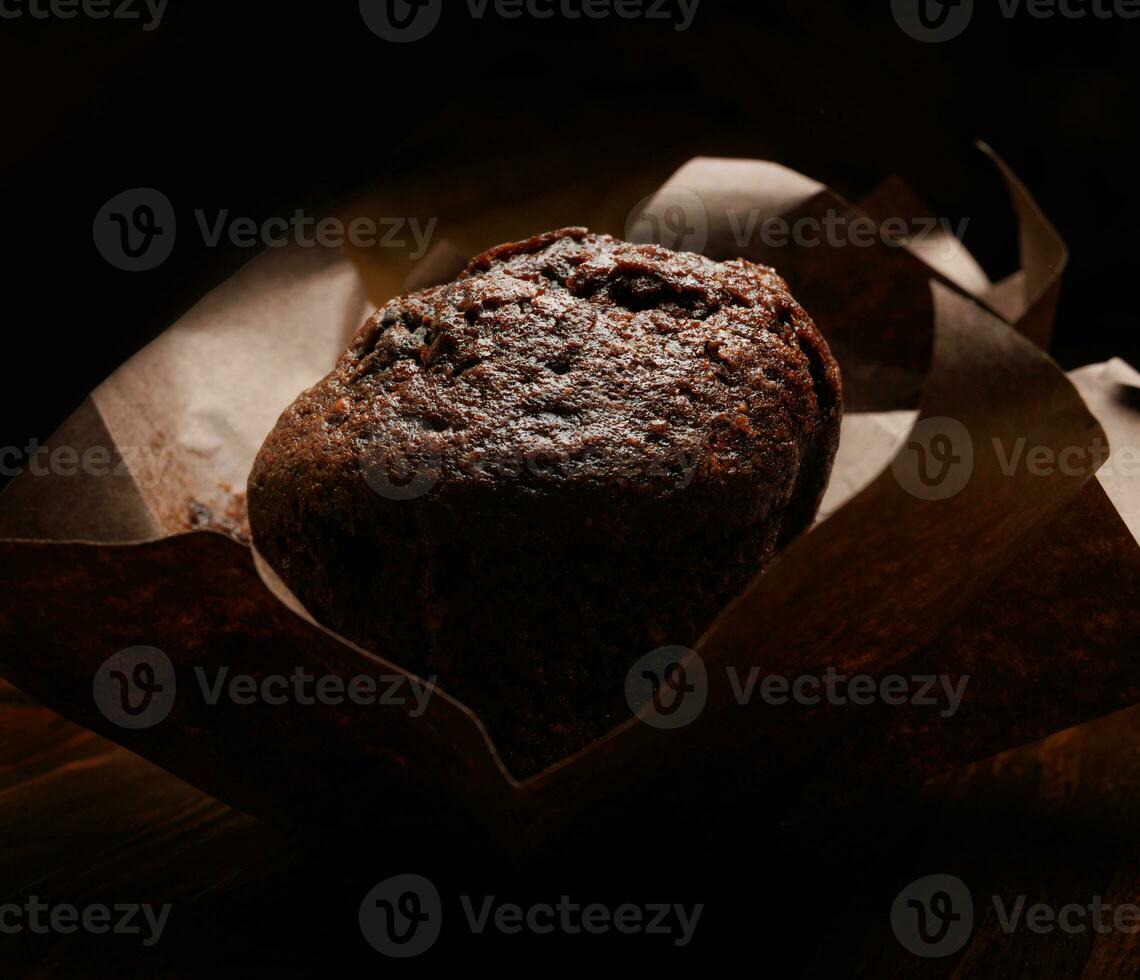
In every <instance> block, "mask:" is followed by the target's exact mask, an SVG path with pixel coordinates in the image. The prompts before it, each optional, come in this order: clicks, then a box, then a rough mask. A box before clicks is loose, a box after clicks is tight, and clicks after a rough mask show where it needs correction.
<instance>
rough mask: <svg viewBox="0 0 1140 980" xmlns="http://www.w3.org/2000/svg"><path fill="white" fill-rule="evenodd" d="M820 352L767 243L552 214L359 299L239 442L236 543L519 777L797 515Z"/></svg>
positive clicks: (559, 753)
mask: <svg viewBox="0 0 1140 980" xmlns="http://www.w3.org/2000/svg"><path fill="white" fill-rule="evenodd" d="M841 414H842V398H841V394H840V383H839V372H838V368H837V366H836V364H835V361H834V360H833V358H832V357H831V354H830V352H829V350H828V348H827V344H826V343H825V342H824V340H823V338H822V337H821V336H820V334H819V333H818V331H817V330H816V328H815V326H814V325H813V324H812V321H811V319H810V317H809V316H808V315H807V313H806V312H805V311H804V310H803V309H802V308H801V307H800V306H799V305H798V304H797V303H796V302H795V300H793V299H792V297H791V295H790V294H789V292H788V288H787V285H786V284H785V283H784V281H783V280H782V279H781V278H780V277H779V276H778V275H777V274H776V273H775V272H774V271H773V270H771V269H769V268H767V267H764V266H757V265H753V264H751V263H748V262H745V261H743V260H737V261H733V262H723V263H717V262H713V261H711V260H709V259H706V258H704V257H702V256H700V255H696V254H692V253H681V252H672V251H669V250H668V249H665V248H661V247H659V246H654V245H633V244H629V243H626V242H621V241H618V240H616V239H614V238H611V237H609V236H606V235H594V234H590V233H589V232H587V231H586V230H585V229H581V228H570V229H564V230H561V231H555V232H550V233H547V234H544V235H538V236H536V237H533V238H530V239H527V240H526V241H523V242H517V243H512V244H507V245H500V246H498V247H497V248H493V249H491V250H489V251H487V252H485V253H483V254H482V255H480V256H478V257H476V258H475V259H473V260H472V261H471V263H470V264H469V266H468V267H467V269H466V271H465V272H464V273H463V274H462V275H461V276H460V278H459V279H457V280H456V281H455V282H452V283H448V284H446V285H442V286H437V287H434V288H431V289H427V290H423V291H421V292H417V293H412V294H410V295H406V296H402V297H399V298H397V299H395V300H393V301H391V302H390V303H388V304H387V305H386V306H384V307H383V308H382V309H380V310H379V311H377V312H376V313H375V314H374V315H373V316H372V317H370V318H369V319H368V320H367V321H366V322H365V323H364V325H363V326H362V327H361V328H360V330H359V331H357V334H356V336H355V338H354V339H353V342H352V344H351V346H350V347H349V348H348V350H347V351H345V353H344V354H343V355H342V356H341V358H340V359H339V361H338V363H337V365H336V367H335V369H334V370H333V371H332V373H330V374H329V375H328V376H327V377H326V378H325V379H324V380H323V381H321V382H319V383H318V384H317V385H315V386H314V387H313V388H310V389H309V390H308V391H306V392H304V393H302V394H301V396H300V397H299V398H298V399H297V400H296V402H294V403H293V405H292V406H290V407H289V408H288V409H287V410H286V411H285V413H284V414H283V415H282V416H281V419H280V420H279V421H278V423H277V426H276V428H275V429H274V430H273V432H271V433H270V435H269V437H268V438H267V439H266V441H265V444H264V445H263V446H262V448H261V451H260V453H259V454H258V457H257V460H256V462H255V464H254V468H253V472H252V473H251V475H250V481H249V513H250V525H251V529H252V532H253V538H254V543H255V545H256V546H257V548H258V550H259V551H260V552H261V553H262V555H263V556H264V557H265V558H266V560H267V561H269V563H270V564H271V565H272V566H273V567H274V568H275V570H276V571H277V572H278V574H279V575H280V576H281V577H282V579H283V580H284V581H285V583H286V584H287V585H288V586H289V587H290V588H291V589H292V590H293V592H294V593H295V594H296V595H297V597H298V598H299V599H300V600H301V602H303V603H304V604H305V606H306V607H307V608H308V609H309V611H310V612H311V613H312V614H313V615H314V616H315V617H316V618H317V619H318V620H320V621H321V622H323V623H324V624H325V625H327V626H329V627H330V628H332V629H334V630H336V631H338V632H340V633H341V634H342V635H344V636H346V637H348V638H349V639H351V640H352V641H354V642H356V643H358V644H360V645H361V646H364V647H366V648H368V649H370V650H373V651H375V652H376V653H378V654H380V655H381V656H383V657H385V658H387V659H389V660H391V661H393V662H394V663H397V664H399V665H401V666H402V667H405V668H406V669H410V670H413V671H415V672H416V673H419V674H421V675H425V676H433V675H438V678H439V685H440V687H441V688H442V689H444V690H446V691H448V692H449V693H451V694H452V695H454V696H455V697H456V698H458V699H459V700H460V701H462V702H463V703H465V704H467V705H468V706H469V707H470V708H472V710H474V711H475V713H476V714H477V715H478V716H479V717H480V719H481V720H482V721H483V723H484V724H485V725H486V726H487V728H488V730H489V732H490V734H491V737H492V739H493V740H494V741H495V744H496V746H497V747H498V749H499V751H500V754H501V755H502V757H503V759H504V762H505V763H506V764H507V767H508V768H509V769H510V770H511V771H512V773H514V774H515V775H516V776H520V777H522V776H526V775H530V774H532V773H534V772H535V771H537V770H539V769H541V768H544V767H545V766H547V765H549V764H551V763H553V762H555V761H557V760H559V759H561V758H563V757H565V756H567V755H569V754H571V753H572V752H574V751H576V750H578V749H580V748H582V747H584V746H585V745H587V744H588V743H589V742H590V741H592V740H594V739H595V738H597V737H599V736H601V735H603V734H605V732H606V731H608V730H609V729H610V728H612V727H613V726H615V725H616V724H618V723H619V722H620V721H622V720H623V719H624V718H625V717H628V713H629V709H628V707H627V706H626V704H625V696H624V680H625V675H626V673H627V671H628V670H629V668H630V666H631V665H632V664H633V662H634V661H635V660H636V659H637V658H638V657H640V656H641V655H643V654H645V653H647V652H649V651H650V650H652V649H654V648H656V647H659V646H664V645H674V644H675V645H691V644H692V643H694V642H695V641H696V639H697V638H698V637H699V635H700V634H701V632H702V631H703V630H704V629H705V627H707V626H708V625H709V623H710V622H711V621H712V619H713V618H714V617H715V616H716V614H717V613H718V612H719V611H720V609H721V608H723V606H724V605H725V604H726V603H727V602H728V601H729V600H731V599H732V598H733V597H734V596H736V595H737V594H738V593H739V592H741V591H742V590H743V588H744V586H745V585H746V584H747V583H748V581H749V580H750V579H751V578H752V577H753V576H754V575H755V574H756V573H757V572H758V571H759V570H760V569H761V567H762V566H763V565H764V563H765V562H766V561H767V560H768V559H769V558H770V557H771V556H772V554H773V553H774V552H775V551H776V549H777V548H778V547H780V546H782V545H783V544H786V543H787V542H788V541H790V540H791V539H792V538H793V537H795V536H796V535H797V534H799V533H800V532H801V531H803V530H805V529H806V528H807V527H808V526H809V525H810V524H811V522H812V520H813V519H814V516H815V512H816V509H817V507H818V504H819V500H820V498H821V497H822V494H823V491H824V489H825V487H826V484H827V479H828V476H829V474H830V470H831V463H832V460H833V458H834V455H835V450H836V447H837V444H838V437H839V423H840V416H841Z"/></svg>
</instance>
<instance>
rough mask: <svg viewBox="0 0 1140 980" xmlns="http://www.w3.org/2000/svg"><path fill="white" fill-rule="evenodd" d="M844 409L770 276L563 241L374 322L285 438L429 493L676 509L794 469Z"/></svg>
mask: <svg viewBox="0 0 1140 980" xmlns="http://www.w3.org/2000/svg"><path fill="white" fill-rule="evenodd" d="M839 397H840V396H839V375H838V369H837V368H836V366H835V363H834V361H833V360H832V358H831V355H830V353H829V352H828V350H827V346H826V344H825V342H824V341H823V339H822V338H821V337H820V335H819V333H818V332H817V330H816V328H815V326H814V325H813V323H812V321H811V319H810V318H809V317H808V315H807V314H806V313H805V312H804V310H803V309H802V308H801V307H800V306H799V305H798V304H797V303H796V302H795V300H794V299H793V298H792V297H791V295H790V293H789V292H788V287H787V284H786V283H785V282H784V281H783V279H781V278H780V277H779V276H778V275H777V274H776V273H775V272H774V271H773V270H772V269H770V268H767V267H766V266H760V265H755V264H752V263H749V262H745V261H743V260H736V261H732V262H713V261H712V260H710V259H707V258H704V257H703V256H700V255H696V254H692V253H685V252H673V251H670V250H668V249H665V248H662V247H660V246H656V245H635V244H630V243H628V242H623V241H619V240H617V239H615V238H612V237H610V236H608V235H595V234H591V233H589V232H588V231H586V230H585V229H583V228H566V229H562V230H560V231H553V232H548V233H546V234H543V235H537V236H535V237H533V238H529V239H527V240H526V241H522V242H517V243H512V244H507V245H500V246H498V247H497V248H493V249H491V250H489V251H487V252H484V253H483V254H482V255H479V256H477V257H476V258H475V259H473V260H472V261H471V263H470V264H469V265H468V267H467V269H466V270H465V271H464V272H463V273H462V275H461V276H460V277H459V278H458V279H457V280H455V281H454V282H451V283H448V284H446V285H441V286H436V287H433V288H431V289H426V290H423V291H421V292H416V293H411V294H408V295H405V296H401V297H398V298H397V299H394V300H392V301H391V302H390V303H388V304H387V305H386V306H384V307H383V308H381V309H380V310H378V311H377V312H376V313H375V314H373V315H372V316H371V317H370V318H369V319H368V320H367V321H366V322H365V323H364V324H363V326H361V328H360V329H359V330H358V331H357V333H356V336H355V337H354V338H353V341H352V344H351V346H350V347H349V348H348V350H347V351H345V353H344V354H343V355H342V356H341V358H340V359H339V361H338V363H337V365H336V368H335V369H334V370H333V372H332V373H331V374H330V375H329V376H328V377H326V378H325V379H324V380H323V381H321V382H320V383H319V384H317V385H316V386H314V387H313V388H311V389H309V390H308V391H306V392H305V393H304V394H302V395H301V397H300V398H299V399H298V400H297V401H296V402H295V403H294V405H293V406H292V407H291V408H290V409H288V410H287V411H286V413H285V415H283V416H282V419H281V421H280V422H279V423H278V427H277V430H276V431H275V436H276V441H278V443H279V444H280V443H282V442H285V443H291V444H292V445H294V446H296V444H297V443H296V441H295V440H301V441H302V442H303V444H305V445H307V446H309V447H310V448H311V449H314V450H316V451H317V452H318V454H319V455H320V457H321V458H322V460H323V461H324V464H325V466H327V467H331V468H332V469H335V470H339V469H340V468H341V467H342V466H345V467H349V468H352V469H356V470H360V469H366V470H367V469H371V468H375V467H377V466H379V467H381V468H382V469H383V471H384V473H385V474H386V476H385V479H386V480H387V479H388V476H387V475H388V474H390V478H391V482H392V484H398V483H399V482H400V480H401V478H402V477H405V476H407V475H411V474H416V473H423V472H424V471H425V470H430V471H431V472H432V474H433V480H432V483H433V490H434V492H446V488H447V487H448V486H457V485H458V486H462V485H480V484H490V485H495V486H497V487H502V486H503V484H504V483H507V484H510V485H513V486H517V487H518V488H519V489H528V488H529V489H534V490H543V489H548V490H549V489H555V488H559V487H561V488H574V487H580V488H583V489H587V488H600V489H622V490H629V489H634V490H637V491H639V492H647V493H654V494H658V495H667V494H670V493H673V492H677V491H680V490H682V489H684V488H685V487H688V486H690V485H692V484H694V483H701V482H705V481H718V480H731V479H734V478H746V479H761V480H762V479H764V477H765V475H766V474H768V473H771V474H772V475H776V474H785V475H786V474H787V472H788V470H789V468H791V469H792V470H793V471H794V469H795V467H796V466H797V465H798V461H799V458H800V455H801V453H802V451H803V447H804V446H805V445H807V444H808V442H809V441H810V440H811V438H812V437H813V436H814V434H815V432H816V430H817V428H818V426H819V425H821V424H824V423H825V420H826V419H828V418H829V417H833V416H834V415H835V414H836V413H837V412H838V410H839ZM832 421H834V420H833V418H832ZM314 441H316V442H317V443H319V446H314V445H313V443H314Z"/></svg>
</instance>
